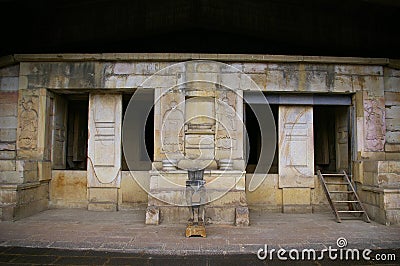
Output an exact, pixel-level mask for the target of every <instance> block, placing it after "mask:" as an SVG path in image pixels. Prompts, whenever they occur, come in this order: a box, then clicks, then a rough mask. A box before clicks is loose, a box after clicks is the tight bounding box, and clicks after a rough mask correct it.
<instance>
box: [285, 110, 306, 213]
mask: <svg viewBox="0 0 400 266" xmlns="http://www.w3.org/2000/svg"><path fill="white" fill-rule="evenodd" d="M279 187H280V188H283V211H284V212H311V188H313V187H314V142H313V108H312V107H311V106H279Z"/></svg>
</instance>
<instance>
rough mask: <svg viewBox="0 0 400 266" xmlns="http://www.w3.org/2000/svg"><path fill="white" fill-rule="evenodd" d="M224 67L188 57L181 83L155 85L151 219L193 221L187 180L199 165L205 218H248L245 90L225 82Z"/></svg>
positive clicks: (208, 220) (240, 221)
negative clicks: (244, 117)
mask: <svg viewBox="0 0 400 266" xmlns="http://www.w3.org/2000/svg"><path fill="white" fill-rule="evenodd" d="M221 68H222V67H221V65H219V64H213V63H210V62H188V63H187V64H186V65H185V67H184V69H183V70H182V73H178V76H179V81H178V84H177V85H176V86H173V87H171V88H168V89H164V88H156V89H155V99H154V130H155V131H154V132H155V137H154V162H153V167H152V170H151V171H150V176H151V177H150V191H149V196H148V207H147V211H146V224H159V223H161V222H166V223H186V222H187V221H188V219H189V217H190V215H191V214H190V212H189V210H190V208H188V207H189V206H188V202H187V198H186V196H187V193H186V191H187V188H186V185H187V182H186V181H187V180H188V173H189V172H190V171H196V170H202V173H203V180H204V181H205V184H204V187H205V192H202V193H203V194H205V195H203V196H204V199H203V200H202V204H201V205H205V208H204V209H205V217H204V219H205V220H204V222H205V223H214V224H235V225H248V224H249V216H248V207H247V202H246V195H245V160H244V158H245V156H244V145H243V143H244V141H243V140H244V137H243V132H244V125H243V121H242V119H243V98H242V91H240V90H238V89H237V88H232V87H231V88H227V87H225V86H223V85H222V83H221V77H222V76H223V69H221ZM196 194H199V195H200V194H201V193H194V194H193V196H194V197H196Z"/></svg>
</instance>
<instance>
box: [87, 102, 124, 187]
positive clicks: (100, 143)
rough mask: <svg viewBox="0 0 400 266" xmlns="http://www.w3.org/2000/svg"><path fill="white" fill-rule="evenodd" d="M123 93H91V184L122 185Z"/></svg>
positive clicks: (89, 177)
mask: <svg viewBox="0 0 400 266" xmlns="http://www.w3.org/2000/svg"><path fill="white" fill-rule="evenodd" d="M121 119H122V96H121V95H115V94H114V95H113V94H107V95H105V94H91V95H90V96H89V143H88V164H87V165H88V169H87V172H88V186H89V187H113V186H119V184H120V180H121V172H120V168H121Z"/></svg>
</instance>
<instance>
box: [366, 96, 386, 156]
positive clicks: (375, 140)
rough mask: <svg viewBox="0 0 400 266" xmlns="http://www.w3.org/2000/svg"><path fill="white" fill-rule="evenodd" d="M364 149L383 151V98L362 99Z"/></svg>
mask: <svg viewBox="0 0 400 266" xmlns="http://www.w3.org/2000/svg"><path fill="white" fill-rule="evenodd" d="M364 132H365V133H364V139H365V142H364V145H365V146H364V148H365V151H383V150H384V146H385V135H386V125H385V100H384V99H383V98H376V99H368V100H364Z"/></svg>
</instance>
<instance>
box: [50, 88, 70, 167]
mask: <svg viewBox="0 0 400 266" xmlns="http://www.w3.org/2000/svg"><path fill="white" fill-rule="evenodd" d="M67 107H68V105H67V101H66V100H65V99H64V98H63V97H61V96H58V95H55V97H54V105H53V115H52V118H53V123H52V149H51V159H52V164H53V169H65V168H66V151H67V137H66V136H67Z"/></svg>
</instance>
